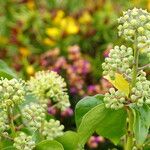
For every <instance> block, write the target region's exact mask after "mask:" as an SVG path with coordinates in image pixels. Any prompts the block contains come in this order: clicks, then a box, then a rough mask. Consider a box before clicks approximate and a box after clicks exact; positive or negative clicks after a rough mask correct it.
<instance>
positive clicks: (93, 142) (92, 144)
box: [87, 135, 105, 149]
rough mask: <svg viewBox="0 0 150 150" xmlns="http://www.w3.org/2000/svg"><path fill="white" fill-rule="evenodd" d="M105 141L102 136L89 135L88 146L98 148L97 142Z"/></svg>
mask: <svg viewBox="0 0 150 150" xmlns="http://www.w3.org/2000/svg"><path fill="white" fill-rule="evenodd" d="M103 142H105V139H104V138H103V137H102V136H94V135H93V136H91V137H90V139H89V140H88V143H87V144H88V146H89V147H90V148H92V149H95V148H98V146H99V144H101V143H103Z"/></svg>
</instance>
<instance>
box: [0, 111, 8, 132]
mask: <svg viewBox="0 0 150 150" xmlns="http://www.w3.org/2000/svg"><path fill="white" fill-rule="evenodd" d="M8 128H9V125H8V117H7V114H6V112H5V111H0V133H3V132H4V131H5V130H7V129H8Z"/></svg>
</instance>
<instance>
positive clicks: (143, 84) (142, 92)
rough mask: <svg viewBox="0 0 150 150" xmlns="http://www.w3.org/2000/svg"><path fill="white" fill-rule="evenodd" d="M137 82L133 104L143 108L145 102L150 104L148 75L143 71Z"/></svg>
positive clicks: (132, 98) (133, 92)
mask: <svg viewBox="0 0 150 150" xmlns="http://www.w3.org/2000/svg"><path fill="white" fill-rule="evenodd" d="M136 80H137V82H136V85H135V87H133V88H132V95H131V100H132V102H134V103H136V104H137V105H138V106H142V105H143V103H144V102H145V103H147V104H150V81H148V80H147V79H146V73H145V72H144V71H141V72H140V75H139V76H138V77H137V79H136Z"/></svg>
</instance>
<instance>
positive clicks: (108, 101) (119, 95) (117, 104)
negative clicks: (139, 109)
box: [104, 88, 126, 110]
mask: <svg viewBox="0 0 150 150" xmlns="http://www.w3.org/2000/svg"><path fill="white" fill-rule="evenodd" d="M125 101H126V99H125V94H124V92H122V91H119V90H118V91H115V89H114V88H110V89H109V93H106V94H105V97H104V102H105V106H106V107H107V108H111V109H116V110H117V109H120V108H122V107H123V106H124V104H125Z"/></svg>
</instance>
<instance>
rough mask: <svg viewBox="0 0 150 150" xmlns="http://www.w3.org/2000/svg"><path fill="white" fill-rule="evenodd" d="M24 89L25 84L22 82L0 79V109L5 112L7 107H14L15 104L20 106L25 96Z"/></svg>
mask: <svg viewBox="0 0 150 150" xmlns="http://www.w3.org/2000/svg"><path fill="white" fill-rule="evenodd" d="M16 85H17V87H16ZM24 88H25V82H24V81H23V80H17V79H11V80H8V79H7V78H5V79H4V78H1V79H0V90H1V97H0V108H2V109H3V110H7V107H14V105H16V104H17V105H18V104H21V103H22V102H23V101H24V96H25V92H24Z"/></svg>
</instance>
